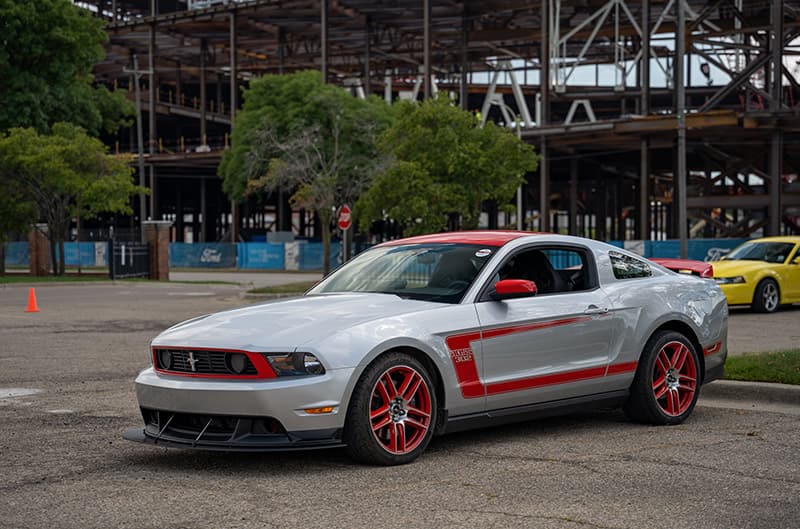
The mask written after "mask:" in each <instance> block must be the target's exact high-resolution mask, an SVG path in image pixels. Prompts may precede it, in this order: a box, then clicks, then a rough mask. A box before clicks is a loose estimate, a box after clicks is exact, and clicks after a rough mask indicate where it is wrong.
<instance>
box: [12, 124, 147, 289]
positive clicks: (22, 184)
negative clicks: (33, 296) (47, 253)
mask: <svg viewBox="0 0 800 529" xmlns="http://www.w3.org/2000/svg"><path fill="white" fill-rule="evenodd" d="M52 131H53V133H52V134H48V135H43V134H39V133H38V132H36V130H34V129H33V128H25V129H20V128H16V129H11V130H10V131H9V132H8V134H4V135H1V136H0V182H5V183H6V185H8V186H9V187H10V188H13V189H16V190H17V191H18V192H19V193H20V195H19V196H20V198H21V200H23V202H26V203H29V204H35V205H36V207H37V209H38V216H39V217H41V218H44V219H45V221H46V222H47V226H48V232H49V237H50V241H51V250H54V249H55V244H58V245H59V246H60V247H61V248H60V249H61V252H59V253H60V255H61V262H60V263H54V265H56V266H54V267H53V269H54V270H55V271H56V274H57V275H60V274H62V273H63V270H64V263H63V255H64V254H63V241H64V237H65V236H66V232H67V228H68V227H69V224H70V222H71V220H72V219H73V218H75V217H81V218H90V217H93V216H94V215H96V214H98V213H100V212H106V211H108V212H119V213H130V212H131V208H130V196H131V195H133V194H135V193H138V192H140V188H139V187H137V186H135V185H134V184H133V179H132V176H131V175H132V169H131V168H130V167H129V165H128V163H127V162H128V160H127V159H125V158H123V157H117V156H111V155H109V154H108V153H107V148H106V147H105V146H104V145H103V143H102V142H100V140H98V139H96V138H92V137H91V136H89V135H87V133H86V132H85V131H84V130H83V129H81V128H79V127H76V126H75V125H72V124H68V123H56V124H55V125H53V127H52ZM141 191H144V190H141ZM51 254H52V255H53V256H55V255H56V252H55V251H51Z"/></svg>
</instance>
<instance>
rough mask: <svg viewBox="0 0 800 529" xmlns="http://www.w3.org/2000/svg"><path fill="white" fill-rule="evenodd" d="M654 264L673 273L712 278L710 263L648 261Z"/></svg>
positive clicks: (656, 259) (687, 260)
mask: <svg viewBox="0 0 800 529" xmlns="http://www.w3.org/2000/svg"><path fill="white" fill-rule="evenodd" d="M650 260H651V261H653V262H654V263H657V264H660V265H661V266H663V267H664V268H668V269H669V270H672V271H673V272H678V273H679V274H691V275H694V276H700V277H707V278H712V277H714V267H713V266H712V265H711V263H706V262H705V261H694V260H692V259H661V258H655V259H650Z"/></svg>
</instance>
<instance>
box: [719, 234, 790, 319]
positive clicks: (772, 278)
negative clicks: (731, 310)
mask: <svg viewBox="0 0 800 529" xmlns="http://www.w3.org/2000/svg"><path fill="white" fill-rule="evenodd" d="M714 281H716V282H717V284H718V285H719V286H720V288H721V289H722V291H723V292H724V293H725V297H726V298H727V299H728V305H750V306H751V308H752V310H754V311H756V312H775V311H776V310H778V307H780V306H781V305H787V304H790V303H798V302H800V237H765V238H763V239H753V240H752V241H747V242H746V243H744V244H742V245H741V246H738V247H736V248H734V249H733V250H731V253H729V254H728V255H726V256H725V257H723V258H722V260H721V261H717V262H715V263H714Z"/></svg>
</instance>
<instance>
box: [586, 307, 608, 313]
mask: <svg viewBox="0 0 800 529" xmlns="http://www.w3.org/2000/svg"><path fill="white" fill-rule="evenodd" d="M583 313H584V314H608V307H598V306H597V305H589V306H588V307H587V308H586V310H584V311H583Z"/></svg>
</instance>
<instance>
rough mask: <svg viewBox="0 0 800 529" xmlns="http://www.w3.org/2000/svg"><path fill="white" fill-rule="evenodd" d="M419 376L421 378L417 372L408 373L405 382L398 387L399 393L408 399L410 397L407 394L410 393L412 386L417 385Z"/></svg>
mask: <svg viewBox="0 0 800 529" xmlns="http://www.w3.org/2000/svg"><path fill="white" fill-rule="evenodd" d="M417 378H419V375H418V374H417V373H416V372H414V371H411V372H410V373H409V374H408V376H407V377H406V378H405V379H404V380H403V383H402V384H400V387H399V388H398V389H397V394H398V395H400V396H401V397H403V398H404V399H406V400H408V399H409V397H408V396H406V394H407V393H408V390H409V389H410V388H411V387H412V386H415V385H416V380H417ZM412 395H413V393H412Z"/></svg>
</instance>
